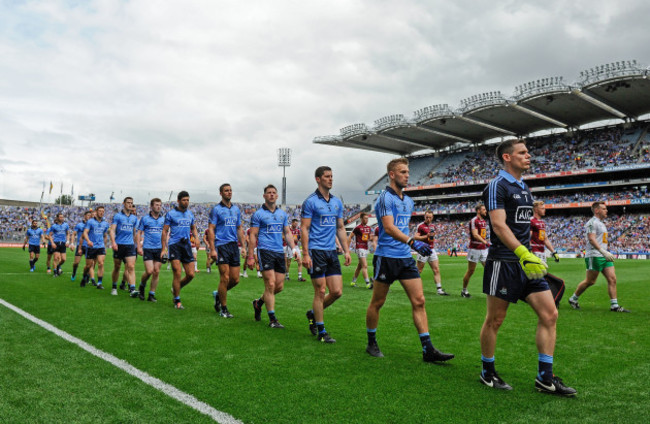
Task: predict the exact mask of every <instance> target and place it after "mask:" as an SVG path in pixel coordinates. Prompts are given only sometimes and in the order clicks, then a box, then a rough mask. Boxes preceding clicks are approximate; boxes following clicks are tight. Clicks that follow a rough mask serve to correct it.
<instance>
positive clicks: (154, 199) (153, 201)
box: [149, 197, 162, 206]
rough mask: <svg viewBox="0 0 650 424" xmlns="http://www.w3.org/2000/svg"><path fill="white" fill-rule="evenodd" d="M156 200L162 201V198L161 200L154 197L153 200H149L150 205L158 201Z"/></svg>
mask: <svg viewBox="0 0 650 424" xmlns="http://www.w3.org/2000/svg"><path fill="white" fill-rule="evenodd" d="M156 202H160V203H162V200H160V199H159V198H157V197H154V198H153V199H151V202H149V206H153V204H154V203H156Z"/></svg>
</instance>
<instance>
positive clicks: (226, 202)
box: [208, 183, 244, 318]
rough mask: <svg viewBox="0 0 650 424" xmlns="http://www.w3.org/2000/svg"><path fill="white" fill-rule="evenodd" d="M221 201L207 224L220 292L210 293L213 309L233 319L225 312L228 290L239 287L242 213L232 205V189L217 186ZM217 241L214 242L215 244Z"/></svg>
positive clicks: (227, 186)
mask: <svg viewBox="0 0 650 424" xmlns="http://www.w3.org/2000/svg"><path fill="white" fill-rule="evenodd" d="M219 193H220V194H221V202H220V203H219V204H218V205H216V206H215V207H214V208H212V211H211V212H210V224H209V225H208V243H209V246H208V248H209V249H210V256H211V257H212V259H214V260H215V261H216V262H217V264H218V266H219V289H218V290H216V291H214V292H212V295H213V296H214V310H215V311H216V312H217V313H218V314H219V315H221V316H222V317H224V318H232V317H233V316H232V314H231V313H230V311H228V306H227V296H228V290H230V289H232V288H233V287H235V286H236V285H237V284H239V269H240V267H241V266H240V261H239V245H238V244H237V242H239V243H242V244H243V241H244V230H243V229H242V226H241V212H240V211H239V208H238V207H237V205H233V204H232V202H231V200H232V187H231V186H230V184H227V183H226V184H222V185H221V187H219ZM215 239H216V241H215Z"/></svg>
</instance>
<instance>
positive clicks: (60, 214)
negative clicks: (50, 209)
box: [55, 212, 63, 218]
mask: <svg viewBox="0 0 650 424" xmlns="http://www.w3.org/2000/svg"><path fill="white" fill-rule="evenodd" d="M59 216H63V212H58V213H57V214H56V215H55V218H58V217H59Z"/></svg>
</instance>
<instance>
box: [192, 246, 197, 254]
mask: <svg viewBox="0 0 650 424" xmlns="http://www.w3.org/2000/svg"><path fill="white" fill-rule="evenodd" d="M192 255H194V256H196V247H192Z"/></svg>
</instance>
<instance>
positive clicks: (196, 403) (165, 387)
mask: <svg viewBox="0 0 650 424" xmlns="http://www.w3.org/2000/svg"><path fill="white" fill-rule="evenodd" d="M0 304H1V305H4V306H5V307H6V308H8V309H11V310H12V311H14V312H15V313H17V314H18V315H21V316H22V317H24V318H27V319H28V320H30V321H31V322H33V323H34V324H37V325H39V326H41V327H43V328H44V329H46V330H47V331H49V332H52V333H54V334H56V335H57V336H59V337H61V338H62V339H64V340H67V341H69V342H70V343H73V344H75V345H77V346H79V347H80V348H82V349H83V350H85V351H86V352H88V353H90V354H91V355H94V356H96V357H98V358H101V359H103V360H105V361H106V362H109V363H110V364H112V365H114V366H116V367H117V368H119V369H121V370H123V371H126V372H127V373H129V374H131V375H132V376H134V377H135V378H137V379H139V380H141V381H142V382H144V383H145V384H148V385H149V386H151V387H153V388H154V389H157V390H159V391H161V392H163V393H165V394H166V395H167V396H169V397H172V398H174V399H176V400H177V401H179V402H181V403H184V404H185V405H187V406H189V407H190V408H192V409H195V410H197V411H199V412H200V413H202V414H205V415H207V416H208V417H210V418H212V419H213V420H215V421H216V422H218V423H221V424H243V423H242V421H239V420H238V419H236V418H235V417H233V416H232V415H230V414H227V413H225V412H221V411H218V410H216V409H214V408H213V407H211V406H210V405H208V404H207V403H205V402H201V401H200V400H198V399H197V398H195V397H194V396H192V395H190V394H188V393H185V392H183V391H181V390H178V389H177V388H176V387H174V386H172V385H170V384H167V383H165V382H164V381H162V380H159V379H157V378H156V377H153V376H151V375H149V374H147V373H146V372H144V371H140V370H139V369H137V368H135V367H134V366H133V365H131V364H129V363H128V362H126V361H123V360H121V359H119V358H117V357H115V356H113V355H111V354H110V353H106V352H104V351H102V350H100V349H97V348H96V347H94V346H92V345H90V344H88V343H86V342H84V341H83V340H81V339H78V338H76V337H74V336H73V335H71V334H68V333H66V332H65V331H63V330H59V329H58V328H56V327H55V326H53V325H52V324H49V323H47V322H45V321H43V320H40V319H38V318H36V317H35V316H33V315H31V314H29V313H27V312H25V311H23V310H22V309H20V308H18V307H17V306H14V305H12V304H11V303H9V302H7V301H5V300H4V299H0Z"/></svg>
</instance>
